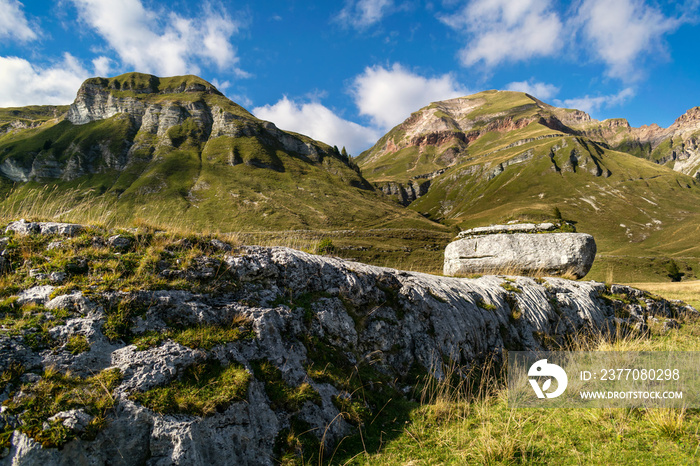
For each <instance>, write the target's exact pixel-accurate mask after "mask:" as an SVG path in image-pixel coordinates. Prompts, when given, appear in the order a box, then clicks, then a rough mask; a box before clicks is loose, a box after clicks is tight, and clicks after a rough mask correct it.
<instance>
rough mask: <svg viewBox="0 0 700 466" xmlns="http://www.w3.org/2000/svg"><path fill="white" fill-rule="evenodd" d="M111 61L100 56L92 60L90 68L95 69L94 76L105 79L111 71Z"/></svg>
mask: <svg viewBox="0 0 700 466" xmlns="http://www.w3.org/2000/svg"><path fill="white" fill-rule="evenodd" d="M112 63H113V61H112V59H111V58H109V57H104V56H100V57H97V58H95V59H93V60H92V66H93V68H94V69H95V75H96V76H102V77H107V76H109V75H110V74H111V71H112Z"/></svg>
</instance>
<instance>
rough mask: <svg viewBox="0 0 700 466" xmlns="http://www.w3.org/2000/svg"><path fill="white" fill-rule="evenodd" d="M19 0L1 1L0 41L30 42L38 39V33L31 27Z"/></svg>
mask: <svg viewBox="0 0 700 466" xmlns="http://www.w3.org/2000/svg"><path fill="white" fill-rule="evenodd" d="M22 7H23V5H22V4H21V3H20V2H18V1H17V0H0V39H6V38H7V39H16V40H18V41H20V42H28V41H30V40H35V39H37V37H38V36H37V33H36V32H34V30H33V29H32V28H31V26H30V25H29V22H28V21H27V17H26V16H24V12H23V11H22Z"/></svg>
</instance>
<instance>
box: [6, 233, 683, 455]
mask: <svg viewBox="0 0 700 466" xmlns="http://www.w3.org/2000/svg"><path fill="white" fill-rule="evenodd" d="M91 234H92V233H91ZM112 234H113V233H111V232H105V233H103V234H102V236H103V237H104V238H107V237H109V236H110V235H112ZM508 236H509V237H511V238H515V237H516V235H508ZM528 236H529V237H531V238H536V237H552V236H553V235H528ZM19 238H20V239H21V238H25V237H19ZM54 239H55V238H52V237H47V238H43V237H36V236H35V237H34V238H33V240H34V241H33V242H32V244H33V245H36V244H37V242H38V241H40V240H43V241H44V243H45V245H46V246H47V245H48V244H50V242H52V240H54ZM16 240H17V238H13V241H16ZM481 240H482V238H479V241H481ZM66 241H68V240H66ZM144 241H145V240H144ZM220 243H223V242H220ZM74 244H83V245H84V246H82V247H85V248H90V250H94V249H95V248H97V250H98V251H99V255H97V256H95V257H96V258H95V259H94V260H95V261H97V260H99V257H112V259H110V260H115V261H118V260H120V259H123V256H124V254H118V253H117V252H114V251H113V250H111V249H110V248H109V247H108V246H107V244H106V242H103V243H102V244H103V245H102V246H93V244H97V243H94V242H93V241H90V238H89V237H85V238H83V239H82V240H81V242H79V243H74ZM202 244H205V242H202ZM176 246H178V243H173V247H176ZM217 246H218V247H214V245H212V249H210V250H209V251H210V253H209V254H210V255H211V257H206V256H203V257H202V258H201V260H200V261H193V262H192V265H191V267H194V268H195V269H196V268H197V267H199V265H198V263H218V267H217V272H216V275H215V276H209V275H206V274H204V275H201V274H200V275H198V278H197V282H196V283H201V284H202V285H201V288H197V289H193V290H180V289H168V283H170V282H167V281H165V282H164V281H162V280H160V279H159V280H158V281H157V282H155V283H156V284H157V287H156V290H152V289H149V288H148V287H147V286H146V285H145V284H144V285H143V287H144V288H143V289H136V290H133V289H132V290H131V291H129V292H126V291H99V289H95V288H93V287H91V286H88V287H86V288H85V290H84V291H85V292H83V291H75V290H74V291H68V290H62V289H57V288H53V287H51V286H48V287H47V285H42V284H40V283H39V282H37V281H36V278H26V279H25V278H24V276H23V275H22V280H21V281H18V283H22V285H21V286H18V290H17V293H16V294H17V295H19V296H20V297H22V299H25V300H28V301H26V302H27V303H29V302H31V303H33V304H27V306H30V307H27V308H26V309H27V312H33V313H35V314H36V316H33V317H32V318H37V319H43V320H42V324H41V328H39V327H38V326H37V327H31V328H26V327H22V328H20V329H19V330H15V331H6V330H4V329H3V330H2V333H0V370H1V371H3V372H5V371H7V374H13V373H15V374H16V375H14V376H11V377H9V376H8V379H9V381H8V382H7V384H6V385H5V386H4V387H3V388H2V390H3V392H2V393H1V395H2V397H3V400H5V403H4V407H3V413H2V415H1V416H0V421H2V423H1V424H0V428H2V429H4V432H5V433H7V434H8V438H10V446H9V448H8V449H6V450H5V452H4V453H3V454H2V457H1V458H0V465H2V464H7V465H10V464H41V465H45V466H55V465H56V466H57V465H73V464H113V465H141V464H146V465H206V466H210V465H219V464H250V465H258V464H260V465H273V464H278V461H279V458H278V457H277V456H276V455H278V454H279V450H278V448H279V446H280V445H283V444H284V442H285V439H287V437H288V435H289V432H290V429H292V428H294V426H299V425H303V426H304V432H306V434H307V435H309V436H312V437H314V438H316V441H317V442H320V443H324V444H325V446H326V448H327V450H326V451H333V450H332V449H331V447H333V445H337V444H338V442H339V441H340V440H341V439H342V438H343V437H345V436H347V435H350V434H352V433H353V432H354V431H355V428H354V427H353V424H352V422H353V420H352V419H351V418H349V417H347V418H346V417H345V415H344V414H342V413H343V412H344V411H345V408H343V406H350V405H352V404H353V403H360V404H361V406H362V409H363V410H366V411H367V413H368V414H367V415H368V416H370V417H369V418H367V421H368V422H369V421H371V420H372V419H374V418H376V416H378V415H380V413H381V412H382V410H383V409H384V406H385V405H384V402H382V403H377V404H376V405H375V404H373V403H371V402H366V401H364V400H365V398H362V395H361V393H362V392H367V391H370V390H371V391H375V392H376V393H382V394H384V395H382V396H386V398H385V399H386V400H388V401H386V403H389V402H390V401H391V399H396V397H404V396H410V391H411V390H410V389H411V387H410V385H406V384H409V383H411V379H410V378H409V376H407V374H408V373H409V372H410V371H411V370H414V371H415V370H418V371H419V372H420V373H423V374H425V373H432V374H434V375H435V376H437V377H442V375H443V364H444V363H445V362H447V361H452V362H454V363H457V364H463V365H468V366H473V365H478V364H479V363H480V362H481V361H483V360H484V359H485V358H487V357H489V355H494V354H495V355H496V356H498V355H501V354H502V351H503V350H504V349H511V350H530V349H532V350H540V349H547V348H551V345H552V344H556V343H555V342H558V343H561V342H563V341H564V339H565V338H567V337H568V336H571V335H579V334H581V333H582V332H583V333H585V332H599V331H614V330H615V329H617V328H619V327H620V326H622V327H623V328H625V329H628V330H630V329H632V328H635V326H636V328H642V327H643V326H644V325H645V321H646V318H647V316H648V315H651V314H654V315H658V316H664V317H675V316H676V315H678V313H679V312H683V311H686V312H693V311H692V309H689V308H684V307H682V306H681V305H679V304H674V303H669V302H666V301H659V300H652V299H651V298H649V297H648V296H646V295H645V294H644V293H643V292H639V291H637V290H633V289H627V288H618V289H616V290H615V293H619V294H630V295H632V294H633V295H634V296H635V299H630V300H625V301H621V300H616V296H617V295H610V294H609V293H610V290H609V289H607V288H606V286H605V285H604V284H602V283H595V282H575V281H569V280H564V279H560V278H546V279H540V280H534V279H531V278H525V277H510V278H505V277H497V276H483V277H481V278H478V279H462V278H452V277H442V276H435V275H428V274H423V273H415V272H405V271H400V270H395V269H390V268H383V267H376V266H370V265H365V264H361V263H357V262H349V261H345V260H340V259H336V258H329V257H323V256H317V255H312V254H307V253H304V252H300V251H296V250H293V249H288V248H282V247H275V248H262V247H238V248H235V249H232V248H230V245H228V246H229V247H224V246H227V245H226V244H225V243H223V246H222V244H217ZM134 247H145V246H142V243H141V242H137V243H136V244H135V245H134ZM110 251H112V252H110ZM166 251H167V248H166ZM109 254H113V256H109ZM140 254H141V252H140V251H137V252H136V254H135V255H134V256H138V255H140ZM8 257H9V260H10V261H11V262H12V263H13V265H14V266H15V270H17V273H18V274H19V273H22V274H23V273H25V272H24V269H23V268H22V267H23V266H22V265H21V262H19V261H20V260H21V257H20V256H19V255H17V254H16V253H15V252H13V250H12V249H11V250H10V254H9V256H8ZM169 257H170V258H171V259H170V260H171V261H172V262H173V263H175V259H174V258H172V257H171V256H170V255H168V254H167V253H166V252H163V255H162V260H167V259H168V258H169ZM89 267H90V268H91V270H90V272H88V274H89V276H90V277H91V279H92V280H96V281H99V272H96V271H95V270H93V267H96V265H94V264H90V265H89ZM156 270H157V269H156ZM183 273H185V274H186V275H187V274H188V273H191V274H192V275H197V274H198V271H197V270H189V269H188V270H185V271H184V272H183ZM188 276H189V275H188ZM9 278H12V277H9ZM86 283H88V284H89V283H91V282H90V281H87V282H86ZM174 283H175V284H176V285H177V286H182V282H181V281H176V282H174ZM222 283H229V284H231V285H232V286H230V287H227V288H225V290H226V291H225V292H215V291H212V290H216V289H217V288H216V286H214V285H221V284H222ZM164 288H165V289H164ZM56 293H63V294H59V295H58V296H55V295H56ZM637 294H639V296H637ZM611 296H612V297H611ZM642 298H645V299H646V305H645V306H644V307H642V306H641V305H638V304H630V303H638V302H640V299H642ZM14 302H16V298H14V297H10V298H9V299H8V300H6V302H5V303H6V304H5V305H6V306H12V305H14V304H12V303H14ZM7 303H10V304H7ZM42 306H43V307H42ZM3 309H5V308H3ZM7 309H10V308H7ZM128 309H135V311H134V312H133V313H131V314H130V313H129V312H128ZM3 312H5V311H3ZM12 315H13V314H12V313H11V312H10V311H7V312H6V315H5V316H3V317H4V318H6V319H5V320H4V322H6V323H7V325H10V322H11V318H12ZM27 316H28V314H27V315H25V317H27ZM616 316H623V317H616ZM231 322H239V323H238V324H237V325H240V326H241V327H239V328H238V329H237V331H240V332H242V333H240V335H242V336H240V337H235V338H230V339H227V340H223V341H219V340H217V341H218V343H215V344H212V345H209V346H207V345H200V344H196V343H197V341H199V340H194V343H188V342H187V340H179V339H178V338H179V337H176V336H175V335H176V333H177V332H198V331H200V332H201V331H202V329H207V328H209V329H212V328H221V329H227V328H228V329H230V328H231ZM52 325H53V327H52ZM630 331H631V330H630ZM115 332H117V333H116V336H115ZM179 335H182V333H179ZM236 335H238V334H236ZM176 340H177V341H176ZM75 341H82V342H83V343H84V344H85V345H87V346H88V348H83V349H82V350H76V349H75V347H74V346H71V345H74V344H75V343H74V342H75ZM139 341H140V343H139V344H137V343H136V342H139ZM144 345H145V347H144ZM188 345H190V346H188ZM204 363H207V364H209V363H211V364H216V365H217V367H219V366H220V367H230V366H232V365H236V366H238V367H241V368H242V369H243V372H242V373H243V374H245V377H246V378H247V379H248V383H247V385H246V388H245V392H244V394H243V397H242V399H233V400H232V401H231V402H229V403H228V404H225V405H222V406H221V407H220V409H218V410H214V411H213V412H210V413H208V414H206V415H202V414H194V413H191V412H177V413H171V412H159V411H155V410H154V409H151V408H149V407H148V406H147V405H146V404H145V402H141V401H139V398H138V397H136V398H135V396H137V395H139V394H144V393H150V392H151V391H152V390H155V389H157V388H162V387H174V385H173V384H175V383H177V382H178V381H180V380H182V379H183V377H184V376H185V374H186V373H187V371H188V370H190V369H191V368H193V367H195V366H197V365H201V364H204ZM262 365H266V367H268V368H269V369H268V370H267V372H264V371H262V372H261V370H260V367H261V366H262ZM18 368H20V369H19V372H17V371H18ZM50 368H53V369H51V370H49V369H50ZM359 370H362V374H363V376H362V377H363V379H362V385H361V387H362V389H361V390H360V389H358V390H348V387H347V385H344V384H346V383H349V380H354V379H353V377H354V378H355V379H357V376H354V375H353V374H355V372H356V371H359ZM12 371H15V372H12ZM56 371H57V372H58V373H60V374H63V375H61V376H57V375H55V374H56ZM69 373H70V374H72V375H70V377H91V376H93V375H94V374H105V373H111V374H113V376H114V377H115V378H114V385H113V386H112V385H110V387H112V388H111V389H109V390H108V389H107V388H104V387H106V386H103V387H102V388H100V387H98V388H99V390H98V392H97V393H102V394H104V391H105V390H108V393H107V395H108V400H109V402H110V403H112V402H113V407H111V408H110V409H108V410H107V411H105V414H104V415H105V418H104V420H103V421H104V422H103V423H101V424H100V423H98V424H96V421H95V420H96V419H97V420H99V413H96V412H95V407H94V406H93V405H91V403H90V402H89V398H86V400H88V401H85V402H84V403H82V404H81V403H80V402H73V404H72V405H71V406H68V407H62V408H60V409H56V411H55V412H49V413H46V419H43V420H39V421H38V422H39V424H38V426H39V427H37V428H29V427H28V426H26V425H23V424H22V422H25V421H22V420H23V419H25V420H26V419H27V417H26V416H27V412H26V411H23V409H24V408H23V406H25V405H24V404H23V403H27V402H29V401H31V400H32V399H33V397H34V396H37V395H36V394H35V392H34V390H35V387H40V386H42V385H41V384H44V383H51V381H52V380H53V381H56V380H59V381H60V380H63V379H61V377H69V375H67V374H69ZM270 373H274V374H278V375H277V376H275V377H276V379H273V380H271V379H270V378H269V377H270V376H269V374H270ZM115 374H116V375H115ZM266 374H268V375H266ZM334 374H335V375H334ZM338 374H339V375H340V376H338ZM52 377H53V378H52ZM348 377H350V379H348ZM70 380H72V381H73V382H71V383H75V384H81V383H82V384H84V383H85V382H84V380H88V379H80V380H79V379H77V378H73V379H70ZM81 380H83V382H81ZM413 380H414V382H415V380H416V379H413ZM271 384H276V385H275V386H276V387H278V388H277V389H274V390H273V389H270V386H271ZM279 387H284V390H300V389H301V388H302V387H303V390H304V391H303V393H304V394H305V397H304V398H303V399H302V401H286V402H283V401H280V399H279V397H280V394H279V393H280V388H279ZM81 399H82V398H81ZM367 399H368V400H369V398H367ZM344 404H345V405H344ZM346 414H347V413H346ZM42 421H43V422H44V424H42ZM32 422H37V421H36V420H34V421H32ZM42 425H43V427H42ZM42 429H43V430H42ZM51 429H54V430H55V429H64V430H61V432H63V434H62V435H67V436H68V440H66V441H65V442H64V443H63V444H62V447H61V448H60V449H58V448H55V446H52V443H51V441H49V440H48V439H47V438H46V437H45V436H44V437H42V435H45V434H44V432H47V431H48V430H51ZM297 434H299V432H297ZM54 441H56V440H55V439H54ZM316 451H318V448H317V449H316Z"/></svg>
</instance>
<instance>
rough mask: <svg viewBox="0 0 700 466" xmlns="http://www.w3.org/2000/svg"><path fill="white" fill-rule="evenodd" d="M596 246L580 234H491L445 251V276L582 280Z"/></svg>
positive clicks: (451, 244) (465, 240)
mask: <svg viewBox="0 0 700 466" xmlns="http://www.w3.org/2000/svg"><path fill="white" fill-rule="evenodd" d="M595 254H596V244H595V241H594V239H593V237H592V236H591V235H587V234H581V233H543V234H525V233H513V234H491V235H484V236H476V237H470V238H465V239H459V240H457V241H454V242H452V243H450V244H448V245H447V248H445V264H444V271H443V273H444V274H445V275H449V276H455V275H470V274H477V273H494V272H498V271H501V272H500V273H503V272H502V271H510V272H506V273H517V272H519V273H525V274H532V273H544V274H552V275H563V274H571V275H572V276H574V277H576V278H582V277H584V276H585V275H586V274H587V273H588V271H589V270H590V269H591V266H592V265H593V261H594V260H595Z"/></svg>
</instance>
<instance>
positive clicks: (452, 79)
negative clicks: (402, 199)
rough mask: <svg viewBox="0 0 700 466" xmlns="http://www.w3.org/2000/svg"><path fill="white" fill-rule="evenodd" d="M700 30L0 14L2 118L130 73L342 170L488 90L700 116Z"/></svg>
mask: <svg viewBox="0 0 700 466" xmlns="http://www.w3.org/2000/svg"><path fill="white" fill-rule="evenodd" d="M699 20H700V0H685V1H680V2H678V1H676V2H671V1H661V0H658V1H655V0H573V1H570V2H566V1H559V0H433V1H426V0H409V1H398V0H345V1H335V2H332V1H331V2H329V1H301V0H262V1H253V0H250V1H248V0H235V1H228V0H211V1H207V0H204V2H201V1H196V2H195V1H181V0H171V1H162V0H31V1H30V0H0V107H10V106H23V105H30V104H65V103H70V102H72V100H73V98H74V97H75V93H76V91H77V89H78V87H79V86H80V83H81V82H82V81H83V80H84V79H86V78H88V77H91V76H116V75H118V74H121V73H125V72H129V71H140V72H145V73H153V74H156V75H159V76H173V75H181V74H197V75H200V76H202V77H203V78H204V79H206V80H208V81H210V82H212V83H213V84H215V85H216V86H217V87H218V88H219V90H221V91H222V92H223V93H224V94H226V95H227V96H228V97H229V98H231V99H232V100H234V101H236V102H237V103H239V104H241V105H243V106H244V107H246V108H247V109H249V110H250V111H251V112H253V113H254V114H255V115H256V116H258V117H260V118H263V119H266V120H271V121H273V122H275V123H276V124H277V126H279V127H280V128H283V129H288V130H293V131H297V132H301V133H305V134H308V135H310V136H312V137H314V138H316V139H320V140H322V141H325V142H327V143H329V144H335V145H338V146H339V147H340V146H347V148H348V150H349V151H350V153H351V154H353V155H357V154H359V153H360V152H361V151H362V150H364V149H367V148H369V147H370V146H371V145H372V144H373V143H374V142H376V140H377V139H378V138H379V137H381V135H383V134H384V133H385V132H386V131H388V130H389V129H391V128H392V127H393V126H395V125H396V124H398V123H400V122H401V121H403V120H404V119H405V118H406V117H408V116H409V115H410V113H411V112H412V111H415V110H418V109H419V108H421V107H423V106H425V105H427V104H429V103H430V102H432V101H436V100H443V99H448V98H451V97H456V96H462V95H468V94H471V93H475V92H479V91H482V90H485V89H511V90H519V91H526V92H529V93H531V94H533V95H535V96H536V97H538V98H540V99H541V100H544V101H546V102H548V103H551V104H554V105H558V106H566V107H572V108H578V109H581V110H585V111H587V112H589V113H591V114H592V115H593V116H594V117H595V118H599V119H604V118H613V117H624V118H627V119H628V120H629V121H630V123H631V124H632V125H634V126H641V125H643V124H651V123H658V124H660V125H661V126H668V125H670V124H671V123H672V122H673V120H674V119H675V118H677V117H678V116H680V115H681V114H682V113H684V112H685V111H686V110H687V109H688V108H691V107H694V106H698V105H700V60H698V51H697V44H698V43H700V24H699Z"/></svg>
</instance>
